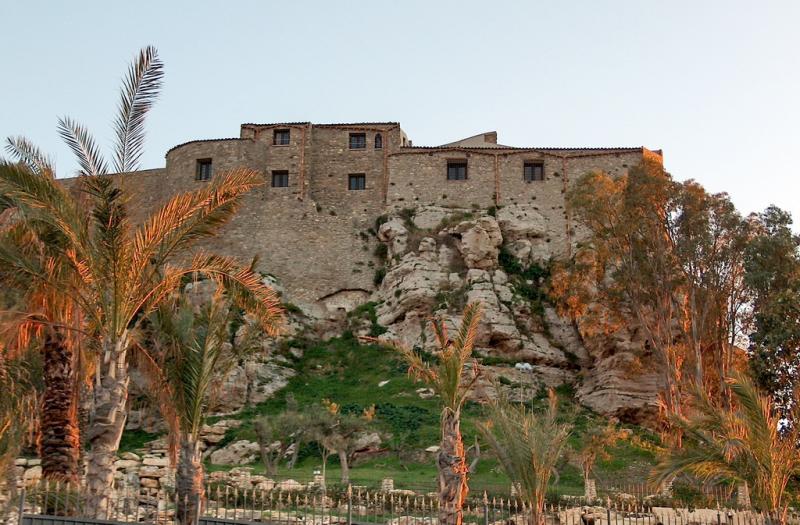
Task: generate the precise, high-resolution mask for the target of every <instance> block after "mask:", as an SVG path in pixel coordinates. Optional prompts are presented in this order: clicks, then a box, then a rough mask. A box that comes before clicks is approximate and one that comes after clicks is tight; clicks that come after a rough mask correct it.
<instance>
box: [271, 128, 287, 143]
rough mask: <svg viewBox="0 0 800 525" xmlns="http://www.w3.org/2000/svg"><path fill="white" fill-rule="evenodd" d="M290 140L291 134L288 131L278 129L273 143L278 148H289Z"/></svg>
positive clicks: (273, 136)
mask: <svg viewBox="0 0 800 525" xmlns="http://www.w3.org/2000/svg"><path fill="white" fill-rule="evenodd" d="M289 138H290V134H289V130H288V129H276V130H275V133H274V134H273V135H272V143H273V144H274V145H276V146H288V145H289Z"/></svg>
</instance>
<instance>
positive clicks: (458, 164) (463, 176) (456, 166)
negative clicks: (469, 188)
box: [447, 160, 467, 180]
mask: <svg viewBox="0 0 800 525" xmlns="http://www.w3.org/2000/svg"><path fill="white" fill-rule="evenodd" d="M447 180H467V161H465V160H451V161H450V162H448V163H447Z"/></svg>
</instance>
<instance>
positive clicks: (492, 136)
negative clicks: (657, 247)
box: [120, 122, 661, 317]
mask: <svg viewBox="0 0 800 525" xmlns="http://www.w3.org/2000/svg"><path fill="white" fill-rule="evenodd" d="M287 134H288V139H287ZM378 136H380V138H377V137H378ZM354 144H355V145H361V144H363V145H364V147H359V148H352V147H351V145H354ZM648 156H652V157H655V158H658V159H660V157H661V152H660V151H650V150H648V149H646V148H643V147H632V148H532V147H526V148H517V147H509V146H503V145H501V144H497V134H496V133H494V132H490V133H483V134H479V135H476V136H474V137H469V138H467V139H463V140H460V141H457V142H453V143H449V144H446V145H442V146H435V147H419V146H413V145H412V143H411V141H409V140H408V138H407V137H406V134H405V133H404V132H403V131H402V129H401V128H400V125H399V124H398V123H395V122H384V123H353V124H311V123H308V122H295V123H276V124H242V126H241V131H240V136H239V137H238V138H227V139H210V140H194V141H191V142H186V143H183V144H180V145H178V146H175V147H174V148H172V149H170V150H169V151H168V152H167V154H166V167H164V168H160V169H152V170H143V171H139V172H135V173H128V174H124V175H121V176H120V177H121V182H120V183H121V184H123V185H125V187H126V189H127V190H128V191H129V192H131V193H132V195H133V203H134V204H135V205H134V206H133V207H132V208H133V211H132V214H133V216H134V217H133V218H134V220H136V219H142V218H143V217H145V216H146V215H147V214H149V213H151V212H152V211H153V210H154V209H155V208H156V207H157V206H159V205H161V204H163V203H164V202H165V201H166V200H167V199H168V198H169V197H171V196H172V195H174V194H176V193H179V192H182V191H187V190H192V189H195V188H197V187H198V186H200V185H202V184H208V181H206V180H198V174H199V170H200V167H199V165H200V164H201V163H204V162H205V163H208V162H210V163H211V172H212V173H213V174H219V173H220V172H223V171H225V170H229V169H233V168H236V167H248V168H251V169H253V170H256V171H257V172H259V173H260V174H262V175H263V176H264V185H263V186H261V187H260V188H258V189H256V190H254V191H253V192H251V194H250V195H248V196H247V197H246V200H245V205H244V206H243V207H242V209H241V210H240V212H239V213H238V214H237V216H236V218H235V219H234V220H233V221H232V223H231V224H229V225H228V226H227V227H226V229H225V231H224V233H223V235H221V236H219V237H218V238H215V239H213V241H211V242H212V245H211V246H209V247H210V248H213V250H214V251H215V252H217V253H224V254H227V255H233V256H237V257H240V258H241V259H242V260H243V261H245V260H249V259H251V258H252V257H254V256H258V258H259V264H260V269H261V270H263V271H264V272H267V273H270V274H272V275H274V276H276V277H277V278H278V279H279V280H280V281H281V283H282V285H283V287H284V289H285V291H286V297H287V300H289V301H292V302H294V303H295V304H298V305H300V306H301V307H303V309H304V310H305V311H307V312H309V313H312V314H314V315H316V316H317V317H325V316H327V315H329V314H330V313H331V312H332V311H336V310H338V309H341V308H344V309H349V307H350V306H353V305H356V304H359V303H361V302H364V301H366V300H367V298H368V297H369V296H370V295H371V294H372V293H373V292H374V290H375V286H374V285H373V274H374V271H373V270H372V269H371V268H373V267H374V264H375V261H374V256H373V251H374V248H375V245H376V242H377V240H376V239H375V236H374V235H369V234H368V232H369V231H370V229H371V228H373V227H374V225H375V220H376V218H378V217H379V216H381V215H383V214H385V213H390V212H397V211H400V210H402V209H405V208H418V207H421V206H437V207H445V208H470V209H477V208H482V209H487V208H491V207H505V206H509V205H515V204H520V205H521V204H525V205H532V206H533V207H534V209H535V210H536V211H538V213H539V214H540V215H541V216H543V217H544V219H545V225H546V232H545V235H544V240H545V243H546V246H547V250H546V251H547V252H548V253H547V254H546V255H549V256H551V257H559V256H563V255H564V254H567V253H568V252H569V251H570V249H571V246H572V245H573V243H574V239H573V237H574V225H573V224H572V222H571V218H570V216H569V212H568V210H567V209H566V206H565V201H564V194H565V192H566V190H567V188H568V187H569V185H570V183H571V182H572V181H574V180H575V179H576V178H577V177H579V176H581V175H583V174H584V173H587V172H589V171H592V170H603V171H605V172H608V173H610V174H612V175H622V174H625V173H626V172H627V170H628V168H630V167H633V166H635V165H637V164H639V163H640V162H641V161H642V160H643V159H644V158H645V157H648ZM456 161H460V162H466V164H467V178H466V180H448V178H447V166H448V163H449V162H456ZM525 163H540V164H541V165H543V170H544V180H537V181H530V182H528V181H525V180H524V177H523V166H524V164H525ZM276 172H288V185H287V186H285V187H274V186H273V173H275V174H276V175H277V176H278V178H281V175H280V173H276ZM355 174H360V175H363V176H364V179H365V187H364V189H363V190H361V189H349V183H348V180H349V176H350V175H355Z"/></svg>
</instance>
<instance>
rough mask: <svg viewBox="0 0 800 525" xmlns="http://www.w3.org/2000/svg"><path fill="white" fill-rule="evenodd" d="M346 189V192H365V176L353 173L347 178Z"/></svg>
mask: <svg viewBox="0 0 800 525" xmlns="http://www.w3.org/2000/svg"><path fill="white" fill-rule="evenodd" d="M347 189H348V190H351V191H353V190H366V189H367V176H366V175H365V174H363V173H353V174H351V175H348V176H347Z"/></svg>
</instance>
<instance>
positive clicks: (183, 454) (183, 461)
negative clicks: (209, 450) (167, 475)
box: [175, 435, 204, 525]
mask: <svg viewBox="0 0 800 525" xmlns="http://www.w3.org/2000/svg"><path fill="white" fill-rule="evenodd" d="M180 446H181V449H180V455H179V457H178V470H177V473H176V474H177V475H176V487H175V488H176V490H177V493H178V494H177V496H178V523H180V524H181V525H193V524H194V523H197V519H198V517H199V515H200V505H201V503H202V501H203V495H204V489H203V480H204V471H203V458H202V455H201V453H200V443H199V441H197V439H195V438H193V437H191V436H188V435H184V436H181V445H180Z"/></svg>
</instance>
